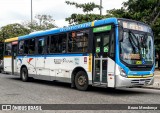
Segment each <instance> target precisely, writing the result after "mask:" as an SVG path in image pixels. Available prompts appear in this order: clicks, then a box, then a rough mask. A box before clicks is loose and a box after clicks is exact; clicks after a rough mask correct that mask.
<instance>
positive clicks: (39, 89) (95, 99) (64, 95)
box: [0, 74, 160, 113]
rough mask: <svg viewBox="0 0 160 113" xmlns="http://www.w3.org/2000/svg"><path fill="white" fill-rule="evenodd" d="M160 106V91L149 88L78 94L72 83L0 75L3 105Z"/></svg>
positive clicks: (0, 101) (102, 90)
mask: <svg viewBox="0 0 160 113" xmlns="http://www.w3.org/2000/svg"><path fill="white" fill-rule="evenodd" d="M159 103H160V90H156V89H146V88H123V89H109V88H107V89H105V88H96V87H92V88H90V90H89V91H78V90H76V89H73V88H71V87H70V84H66V83H55V82H49V81H42V80H32V81H30V82H22V81H21V80H20V79H19V78H18V77H16V76H12V75H5V74H0V104H159ZM51 112H52V111H51ZM64 112H65V111H64ZM90 112H91V111H90ZM94 112H96V111H94ZM101 112H103V111H101ZM114 112H116V111H114ZM122 112H124V111H122ZM0 113H1V111H0ZM2 113H3V112H2ZM15 113H17V112H15ZM73 113H74V111H73Z"/></svg>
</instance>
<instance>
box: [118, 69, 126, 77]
mask: <svg viewBox="0 0 160 113" xmlns="http://www.w3.org/2000/svg"><path fill="white" fill-rule="evenodd" d="M119 71H120V75H121V76H123V77H127V74H126V73H125V71H124V70H123V69H122V68H121V67H119Z"/></svg>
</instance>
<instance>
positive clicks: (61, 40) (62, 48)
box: [50, 34, 67, 53]
mask: <svg viewBox="0 0 160 113" xmlns="http://www.w3.org/2000/svg"><path fill="white" fill-rule="evenodd" d="M66 39H67V36H66V34H61V35H56V36H51V43H50V53H65V52H66Z"/></svg>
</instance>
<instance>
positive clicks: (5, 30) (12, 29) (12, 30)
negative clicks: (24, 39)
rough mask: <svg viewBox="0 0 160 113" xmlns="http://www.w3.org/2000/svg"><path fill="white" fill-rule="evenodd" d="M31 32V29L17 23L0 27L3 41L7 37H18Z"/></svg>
mask: <svg viewBox="0 0 160 113" xmlns="http://www.w3.org/2000/svg"><path fill="white" fill-rule="evenodd" d="M28 33H30V30H29V29H27V28H25V27H24V26H23V25H21V24H18V23H15V24H9V25H6V26H3V27H1V29H0V41H3V40H5V39H7V38H13V37H18V36H21V35H26V34H28Z"/></svg>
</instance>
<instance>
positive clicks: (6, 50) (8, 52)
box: [5, 43, 12, 55]
mask: <svg viewBox="0 0 160 113" xmlns="http://www.w3.org/2000/svg"><path fill="white" fill-rule="evenodd" d="M11 50H12V46H11V43H7V44H6V45H5V55H11Z"/></svg>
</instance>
